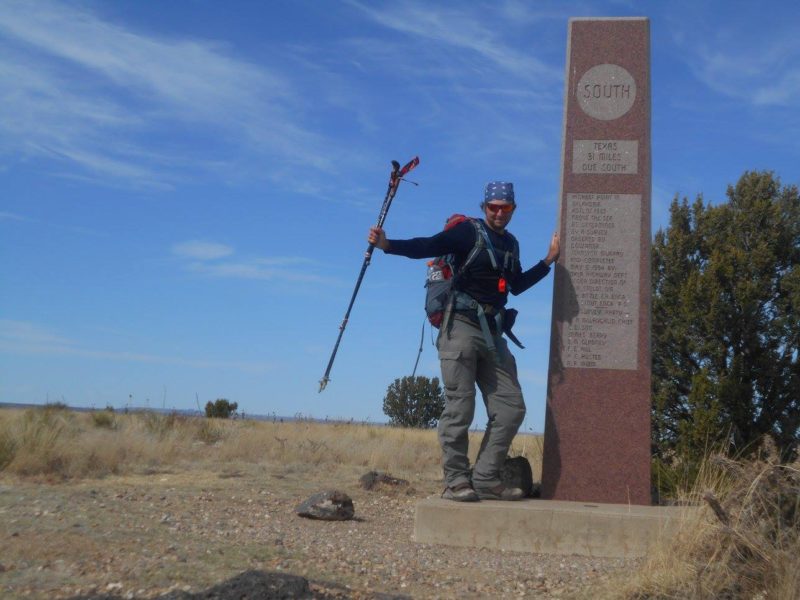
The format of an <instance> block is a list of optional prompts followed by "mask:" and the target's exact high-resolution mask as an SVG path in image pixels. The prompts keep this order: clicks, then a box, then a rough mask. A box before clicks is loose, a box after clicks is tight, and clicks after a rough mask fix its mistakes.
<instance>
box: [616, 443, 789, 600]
mask: <svg viewBox="0 0 800 600" xmlns="http://www.w3.org/2000/svg"><path fill="white" fill-rule="evenodd" d="M681 500H682V502H684V503H687V504H691V503H695V504H699V505H702V506H704V507H705V509H704V510H702V511H697V512H695V513H694V517H689V518H687V520H686V522H684V524H683V527H682V528H681V531H680V532H679V533H678V535H677V536H676V537H675V538H674V539H673V540H672V541H671V542H669V543H667V544H665V545H664V546H663V547H660V548H656V549H655V550H654V551H653V552H652V554H651V555H650V557H649V558H648V560H647V562H646V563H645V565H644V566H643V568H642V569H641V570H640V571H639V572H638V573H636V574H635V575H634V576H632V577H631V576H630V575H628V576H626V578H625V580H624V581H621V582H616V583H612V585H611V586H610V589H609V590H605V591H604V593H601V595H605V596H607V597H617V598H626V599H631V600H633V599H635V600H644V599H667V598H670V599H672V598H675V599H677V598H681V599H683V598H695V599H701V598H702V599H705V598H728V599H733V598H763V599H769V600H796V599H797V598H800V462H798V461H795V462H794V463H791V464H781V463H780V458H779V454H778V452H777V450H776V448H775V445H774V443H773V442H772V441H771V440H770V439H766V440H765V442H764V445H763V447H762V450H761V452H760V454H759V456H757V457H756V458H755V459H752V460H747V461H737V460H731V459H729V458H725V457H722V456H714V457H711V458H709V459H708V460H706V461H705V463H704V465H703V467H702V468H701V473H700V477H699V478H698V481H697V483H696V484H695V486H694V488H693V489H692V490H691V491H689V492H687V493H685V494H684V495H683V497H682V498H681Z"/></svg>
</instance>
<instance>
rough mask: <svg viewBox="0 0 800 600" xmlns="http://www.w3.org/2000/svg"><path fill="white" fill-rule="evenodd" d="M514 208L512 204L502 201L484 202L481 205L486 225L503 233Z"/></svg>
mask: <svg viewBox="0 0 800 600" xmlns="http://www.w3.org/2000/svg"><path fill="white" fill-rule="evenodd" d="M515 208H516V205H515V204H514V203H513V202H505V201H502V200H492V201H491V202H485V203H484V205H483V213H484V216H485V217H486V223H487V224H488V225H489V227H491V228H492V229H494V230H495V231H503V229H505V228H506V225H508V222H509V221H510V220H511V216H512V215H513V214H514V209H515Z"/></svg>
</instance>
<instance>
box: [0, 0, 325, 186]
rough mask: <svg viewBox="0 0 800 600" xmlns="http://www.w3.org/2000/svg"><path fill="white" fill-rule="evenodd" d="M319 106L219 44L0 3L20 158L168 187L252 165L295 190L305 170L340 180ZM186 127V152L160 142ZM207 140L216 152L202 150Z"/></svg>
mask: <svg viewBox="0 0 800 600" xmlns="http://www.w3.org/2000/svg"><path fill="white" fill-rule="evenodd" d="M112 9H113V7H112ZM308 105H309V102H308V101H307V100H306V99H305V98H304V97H303V96H302V95H301V94H299V93H298V91H297V90H296V89H295V88H294V86H293V84H292V83H291V82H290V80H289V78H288V77H287V76H284V75H283V74H281V73H280V72H279V71H277V70H276V69H270V68H268V67H266V66H264V65H254V64H252V63H250V62H247V61H245V60H242V59H239V58H237V57H235V56H233V54H232V53H231V52H230V50H229V49H228V48H226V47H224V46H223V45H222V44H219V43H215V42H210V41H205V40H191V39H175V38H168V37H164V36H160V37H159V36H155V35H150V34H147V33H145V32H137V31H133V30H131V29H129V28H127V27H125V26H123V25H121V24H116V23H113V22H111V21H108V20H103V19H102V18H100V17H98V16H97V15H95V14H93V13H91V12H87V11H85V10H82V9H79V8H76V7H75V6H74V5H69V4H64V3H56V2H48V1H46V0H42V1H40V2H36V3H29V2H18V1H14V0H9V1H6V2H3V3H0V152H4V153H6V154H9V155H27V156H37V157H47V158H51V159H56V160H57V161H60V162H61V163H62V164H63V163H66V164H71V165H77V166H79V167H81V168H83V169H85V170H86V171H87V172H89V173H92V174H95V175H99V176H101V177H105V178H109V179H112V180H124V181H128V182H130V183H134V184H137V185H145V186H154V185H155V186H162V187H163V186H164V185H169V184H171V183H174V182H176V181H180V180H182V179H185V178H186V179H188V178H189V174H190V173H191V174H197V173H201V172H206V169H205V168H204V167H208V166H209V165H212V166H213V165H216V166H217V167H218V170H219V171H222V170H223V169H224V170H225V171H227V172H231V171H234V169H233V168H232V166H231V164H230V163H231V162H232V161H239V162H240V163H242V162H245V163H246V162H247V160H248V159H247V158H246V157H248V156H249V157H250V160H251V161H252V162H253V163H256V162H258V164H260V165H263V164H270V165H272V169H271V171H270V170H269V169H268V173H267V174H266V175H267V176H269V175H272V177H273V178H279V179H281V181H287V180H289V181H291V180H292V178H293V173H294V171H293V169H296V168H300V167H302V168H303V169H312V170H316V171H322V172H326V173H330V172H331V171H332V170H333V159H332V158H331V156H332V153H331V151H330V148H331V142H330V140H327V139H326V138H324V136H322V135H320V134H318V133H317V132H315V131H314V130H312V129H311V128H309V127H307V126H305V125H304V123H303V121H302V115H303V109H304V108H306V107H308ZM176 127H177V128H179V129H180V128H181V127H182V128H183V131H181V132H180V136H179V137H178V138H172V140H173V141H172V142H170V143H171V144H175V143H177V145H178V147H177V148H176V147H174V145H172V146H169V147H168V146H167V142H154V140H157V139H158V138H160V137H162V136H163V134H164V132H165V130H167V129H169V130H170V131H173V130H174V128H176ZM198 135H200V136H211V138H212V139H214V143H212V144H196V143H194V142H193V139H194V136H198ZM175 139H178V140H179V141H177V142H175V141H174V140H175ZM159 143H162V144H164V145H163V146H161V147H159ZM159 154H160V155H168V156H171V157H172V158H171V160H170V161H169V162H167V163H165V162H164V161H163V160H160V158H159V156H158V155H159ZM238 167H239V168H240V169H242V168H248V166H247V165H245V164H239V165H238ZM212 172H214V171H213V169H212ZM216 175H217V176H220V173H219V172H218V173H216Z"/></svg>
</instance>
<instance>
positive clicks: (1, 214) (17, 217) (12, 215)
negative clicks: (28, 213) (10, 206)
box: [0, 211, 30, 221]
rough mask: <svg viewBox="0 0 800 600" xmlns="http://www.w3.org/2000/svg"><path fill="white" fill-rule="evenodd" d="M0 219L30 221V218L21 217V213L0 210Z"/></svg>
mask: <svg viewBox="0 0 800 600" xmlns="http://www.w3.org/2000/svg"><path fill="white" fill-rule="evenodd" d="M0 220H6V221H30V219H29V218H28V217H23V216H22V215H18V214H16V213H10V212H2V211H0Z"/></svg>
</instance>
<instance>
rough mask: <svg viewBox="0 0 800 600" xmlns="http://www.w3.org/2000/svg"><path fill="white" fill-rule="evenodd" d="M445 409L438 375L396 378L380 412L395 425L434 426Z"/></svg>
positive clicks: (422, 427) (427, 427) (424, 427)
mask: <svg viewBox="0 0 800 600" xmlns="http://www.w3.org/2000/svg"><path fill="white" fill-rule="evenodd" d="M443 410H444V392H442V387H441V386H440V385H439V378H438V377H434V378H433V379H428V378H427V377H422V376H419V377H403V378H402V379H395V380H394V383H392V384H391V385H390V386H389V389H387V390H386V396H385V397H384V398H383V412H384V414H385V415H386V416H387V417H389V422H390V423H391V424H392V425H396V426H398V427H419V428H421V429H430V428H433V427H436V424H437V423H438V422H439V417H440V416H441V414H442V411H443Z"/></svg>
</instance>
